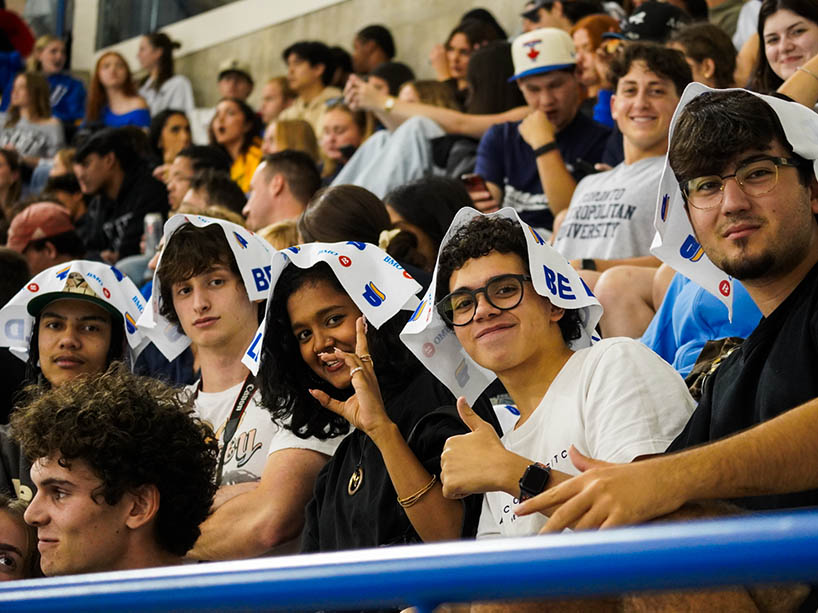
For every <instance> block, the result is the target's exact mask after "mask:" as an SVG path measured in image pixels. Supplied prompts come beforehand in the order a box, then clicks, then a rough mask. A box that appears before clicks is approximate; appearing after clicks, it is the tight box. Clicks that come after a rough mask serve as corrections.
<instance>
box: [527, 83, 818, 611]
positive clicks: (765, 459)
mask: <svg viewBox="0 0 818 613" xmlns="http://www.w3.org/2000/svg"><path fill="white" fill-rule="evenodd" d="M691 87H692V86H691ZM685 98H687V99H689V102H686V101H685ZM690 98H691V96H688V95H685V96H684V97H683V99H682V103H681V104H682V105H683V109H682V111H681V113H680V115H679V118H678V120H677V123H676V127H675V129H674V132H673V136H672V139H671V144H670V150H669V155H668V159H669V164H670V168H671V169H672V172H673V173H674V174H675V178H676V179H677V180H678V183H679V185H680V187H681V191H682V193H683V195H684V198H685V205H686V210H687V216H688V217H689V220H690V224H691V225H692V228H693V231H694V232H695V235H696V239H697V240H698V243H700V245H701V247H702V249H703V251H704V253H705V254H706V255H707V257H708V258H709V260H710V261H711V262H712V263H713V264H715V266H716V267H717V268H718V269H720V270H721V271H723V272H724V273H727V274H728V275H730V276H732V277H735V278H737V279H740V280H741V281H742V283H743V285H744V287H745V288H746V289H747V291H748V293H749V294H750V296H751V297H752V298H753V301H754V302H755V303H756V304H757V305H758V307H759V309H760V310H761V312H762V314H763V315H764V318H763V319H762V321H761V323H759V325H758V327H757V328H756V330H755V331H754V332H753V333H752V334H751V335H750V336H749V337H748V338H747V339H746V340H745V341H744V343H743V345H742V346H741V348H740V349H738V350H736V351H735V352H733V353H732V354H731V355H730V356H729V357H728V358H726V359H725V360H724V362H723V363H722V364H721V366H719V368H718V370H716V372H715V373H714V374H713V376H712V378H711V380H710V381H709V382H708V384H707V385H706V386H705V388H704V394H703V396H702V399H701V401H700V403H699V406H698V408H697V409H696V411H695V412H694V414H693V416H692V417H691V419H690V421H689V422H688V424H687V426H686V427H685V429H684V431H683V432H682V434H681V435H680V436H679V437H678V438H677V439H676V440H675V441H674V443H673V444H672V445H671V446H670V448H669V449H668V451H678V450H682V449H686V448H688V447H694V446H697V447H696V448H695V449H690V450H688V451H683V452H681V453H677V454H671V455H667V456H663V457H660V458H654V459H651V460H648V461H646V462H645V463H639V464H638V465H630V466H607V465H605V463H604V462H595V461H593V460H590V459H588V458H584V457H581V456H579V455H574V456H573V457H572V461H573V462H574V463H575V465H576V466H577V467H578V468H580V469H581V470H586V471H587V472H586V473H585V474H584V475H582V476H581V477H577V478H576V479H572V480H571V481H569V482H567V483H565V484H564V485H561V486H559V487H557V488H555V489H554V490H552V491H551V492H546V493H545V494H543V496H542V497H540V498H539V499H537V500H532V501H531V503H530V504H526V505H524V508H523V511H524V512H534V511H538V510H544V509H551V508H553V506H554V505H558V504H561V505H562V506H561V507H560V509H559V510H558V511H557V512H556V513H554V514H553V515H552V518H551V520H550V521H549V525H548V528H549V529H552V530H561V529H563V528H564V527H566V526H581V527H586V528H591V527H597V526H600V525H605V526H611V525H617V524H626V523H637V522H640V521H645V520H648V519H651V518H653V517H659V516H662V515H665V514H667V513H670V512H672V511H674V510H676V509H678V508H679V507H681V506H682V505H684V504H685V503H686V502H688V501H691V500H703V499H713V498H724V499H732V501H733V502H735V503H737V504H739V505H741V506H743V507H747V508H752V509H776V508H779V509H780V508H789V507H800V506H816V505H818V489H815V488H816V487H818V473H816V471H815V466H816V464H818V457H817V456H818V452H816V450H817V449H818V447H816V445H815V439H816V436H818V418H816V416H818V412H817V411H818V402H816V398H818V379H816V377H815V364H816V362H818V340H816V339H818V315H816V313H818V309H816V303H817V302H818V266H816V263H818V221H816V214H818V182H816V177H815V173H814V170H813V168H814V161H813V160H814V159H816V158H818V148H816V146H815V144H814V142H815V141H814V137H813V136H812V134H814V133H815V130H818V118H815V117H814V115H813V114H812V113H811V112H809V111H805V110H804V109H803V108H802V107H800V106H799V105H797V104H794V103H788V102H783V101H781V100H778V99H774V98H768V97H764V98H762V97H759V96H756V95H753V94H750V93H747V92H739V91H734V90H726V91H714V92H705V93H701V94H699V95H698V96H696V97H693V98H692V99H690ZM685 102H686V105H685ZM673 202H676V200H672V201H671V206H672V205H673ZM719 287H721V288H725V287H726V288H729V285H727V286H725V285H720V286H719ZM791 409H792V410H791ZM753 426H755V427H753ZM745 430H746V431H745ZM742 431H743V432H742ZM739 432H740V434H736V433H739ZM731 435H735V436H731ZM719 439H724V440H719ZM715 441H717V442H715ZM708 442H712V444H709V445H702V443H708ZM810 488H813V489H810ZM794 492H799V493H794ZM813 608H815V607H814V606H813Z"/></svg>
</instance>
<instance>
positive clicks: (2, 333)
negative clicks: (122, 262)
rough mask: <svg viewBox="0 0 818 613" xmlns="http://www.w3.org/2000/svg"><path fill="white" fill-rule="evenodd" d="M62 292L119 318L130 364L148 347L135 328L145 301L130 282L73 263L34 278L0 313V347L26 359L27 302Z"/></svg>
mask: <svg viewBox="0 0 818 613" xmlns="http://www.w3.org/2000/svg"><path fill="white" fill-rule="evenodd" d="M62 293H64V295H65V297H66V298H71V296H72V295H76V296H87V297H91V298H93V299H94V300H95V301H100V302H101V303H104V304H106V305H108V307H107V308H109V309H111V308H112V309H114V310H116V311H117V312H118V313H119V314H120V315H121V316H122V324H123V326H124V328H125V338H126V339H128V347H129V350H130V353H131V363H133V361H134V360H135V359H136V357H137V356H138V355H139V353H140V352H141V351H142V349H144V348H145V346H146V345H147V344H148V339H147V338H145V337H144V335H143V334H142V331H141V330H139V329H138V328H137V326H136V320H137V319H138V318H139V315H140V313H142V312H143V311H144V310H145V301H144V299H143V298H142V294H140V293H139V289H138V288H137V287H136V285H134V284H133V281H131V280H130V279H129V278H128V277H126V276H125V275H123V274H122V273H121V272H119V270H118V269H116V268H115V267H113V266H109V265H108V264H103V263H101V262H91V261H88V260H74V261H71V262H65V263H63V264H57V265H56V266H52V267H51V268H48V269H46V270H44V271H42V272H41V273H39V274H38V275H36V276H35V277H34V278H33V279H31V280H30V281H29V282H28V283H27V284H26V286H25V287H24V288H23V289H21V290H20V291H19V292H17V294H15V296H14V297H13V298H12V299H11V300H9V301H8V303H6V305H5V306H4V307H3V308H2V310H0V347H9V349H10V350H11V352H12V353H13V354H14V355H16V356H17V357H18V358H20V359H21V360H23V361H25V360H28V347H29V340H30V339H31V333H32V331H33V327H34V317H33V316H32V315H30V314H29V312H28V305H29V303H30V302H31V301H32V300H37V299H38V298H42V297H43V296H46V295H48V294H53V295H54V296H53V297H54V299H55V300H56V299H58V298H59V297H60V294H62Z"/></svg>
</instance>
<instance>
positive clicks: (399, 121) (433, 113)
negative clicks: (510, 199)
mask: <svg viewBox="0 0 818 613" xmlns="http://www.w3.org/2000/svg"><path fill="white" fill-rule="evenodd" d="M513 72H514V69H513V66H512V62H511V53H510V49H509V45H508V44H507V43H492V44H489V45H486V46H485V47H482V48H480V49H478V50H477V51H475V52H474V53H473V54H472V57H471V59H470V60H469V68H468V71H467V73H466V74H467V79H468V82H469V87H470V91H471V97H470V100H469V113H475V114H474V115H472V114H464V113H460V112H457V111H452V110H450V109H449V108H438V107H434V106H430V105H429V104H416V103H412V102H405V101H406V100H407V99H409V100H411V95H412V94H413V93H414V91H415V90H414V87H415V86H414V85H413V86H412V89H409V88H408V87H406V88H404V89H403V90H402V92H401V94H402V95H401V97H399V98H394V97H392V96H387V95H386V94H384V93H381V92H378V91H377V90H375V89H374V88H373V87H372V86H371V85H370V84H369V83H363V82H362V81H360V80H359V79H357V78H355V77H351V78H350V82H349V83H348V85H347V90H346V99H347V101H348V103H349V104H350V105H351V107H352V108H363V109H367V110H372V111H373V112H374V114H375V116H376V117H377V119H378V120H379V121H381V122H382V123H383V124H384V125H385V126H386V127H387V128H388V129H389V130H392V132H387V131H384V130H380V131H378V132H376V133H375V134H374V135H373V136H372V137H370V138H369V139H368V140H367V142H366V143H365V144H364V145H363V146H362V147H361V149H360V151H359V152H358V153H357V155H355V156H353V158H352V159H351V160H350V162H349V164H348V165H347V166H346V167H345V168H344V169H343V170H342V171H341V172H340V173H339V175H338V176H337V177H336V178H335V179H334V181H333V183H334V184H335V185H341V184H344V183H351V184H354V185H359V186H361V187H365V188H367V189H369V190H370V191H372V192H373V193H375V194H377V195H378V196H381V195H385V194H386V192H388V191H390V190H391V189H394V188H395V187H398V186H400V185H402V184H404V183H407V182H409V181H412V180H414V179H418V178H420V177H422V176H425V175H428V174H430V173H433V172H434V173H436V174H446V175H448V176H453V177H460V176H461V175H462V174H465V173H471V172H472V171H473V170H474V164H475V159H476V151H477V141H476V140H474V138H471V137H472V136H475V135H476V136H477V137H479V136H480V134H482V133H483V132H485V130H486V129H487V128H488V127H489V126H491V125H493V124H494V123H495V122H499V121H505V120H508V119H514V118H518V117H522V116H523V115H524V114H525V113H526V112H527V109H526V108H525V107H520V104H522V103H523V102H524V100H523V98H522V95H521V94H520V90H519V88H518V87H517V86H516V85H515V84H513V83H509V82H508V79H509V77H510V76H512V75H513ZM423 85H424V89H426V90H430V89H431V90H432V92H430V94H431V95H434V96H435V98H436V99H437V100H439V103H440V104H445V105H447V106H450V100H451V95H450V94H447V95H445V96H444V95H439V92H440V88H439V86H438V88H434V89H433V88H431V87H430V86H428V85H426V84H423ZM417 87H418V88H420V87H421V84H418V85H417ZM430 102H431V101H430ZM514 107H519V108H517V109H514ZM509 109H514V110H509Z"/></svg>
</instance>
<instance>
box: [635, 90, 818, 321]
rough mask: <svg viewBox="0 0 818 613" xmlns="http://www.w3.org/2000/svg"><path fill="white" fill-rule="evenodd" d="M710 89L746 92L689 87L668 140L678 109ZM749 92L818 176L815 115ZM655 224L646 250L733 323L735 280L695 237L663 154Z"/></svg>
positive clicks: (673, 177)
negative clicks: (710, 298) (720, 306)
mask: <svg viewBox="0 0 818 613" xmlns="http://www.w3.org/2000/svg"><path fill="white" fill-rule="evenodd" d="M713 91H736V92H746V91H747V90H744V89H731V90H716V89H711V88H709V87H707V86H706V85H702V84H701V83H691V84H690V85H688V86H687V87H686V88H685V90H684V93H683V94H682V97H681V99H680V100H679V105H678V106H677V107H676V112H675V113H673V119H672V120H671V122H670V134H669V136H668V142H670V140H672V138H673V130H674V128H675V127H676V122H677V121H678V119H679V115H680V113H681V112H682V109H684V107H685V106H687V104H688V103H689V102H690V101H691V100H693V98H695V97H696V96H699V95H701V94H703V93H705V92H713ZM749 93H751V94H753V95H754V96H758V97H759V98H761V99H762V100H763V101H764V102H766V103H767V104H768V105H769V106H770V108H772V110H773V111H774V112H775V114H776V115H777V116H778V119H779V121H780V122H781V126H782V127H783V128H784V135H785V136H786V137H787V140H788V141H789V143H790V145H791V146H792V149H793V151H794V152H795V153H797V154H798V155H800V156H801V157H803V158H805V159H807V160H815V161H814V162H813V169H814V171H815V173H816V175H818V114H816V113H815V112H814V111H813V110H812V109H809V108H807V107H805V106H803V105H802V104H798V103H796V102H788V101H786V100H782V99H781V98H775V97H773V96H765V95H762V94H756V93H755V92H749ZM703 154H704V152H703ZM654 225H655V227H656V236H655V237H654V239H653V244H652V245H651V248H650V251H651V253H652V254H653V255H655V256H656V257H657V258H659V259H660V260H662V261H663V262H665V263H666V264H668V265H669V266H671V267H672V268H673V269H675V270H677V271H679V272H680V273H682V274H683V275H684V276H686V277H687V278H688V279H690V280H691V281H693V282H694V283H698V284H699V285H701V286H702V287H703V288H704V289H706V290H707V291H708V292H710V293H711V294H713V295H714V296H715V297H716V298H718V299H719V300H721V301H722V302H723V303H724V305H725V306H726V307H727V311H728V313H729V317H730V319H731V320H732V317H733V279H732V277H730V275H728V274H727V273H725V272H724V271H722V270H720V269H719V268H717V267H716V265H715V264H713V263H712V262H711V261H710V259H709V258H708V257H707V255H705V253H704V250H703V249H702V247H701V245H700V244H699V242H698V240H697V239H696V235H695V233H694V232H693V226H692V225H691V223H690V219H689V218H688V216H687V211H686V210H685V202H684V197H683V196H682V191H681V189H680V188H679V183H678V182H677V181H676V175H674V173H673V169H671V168H670V164H669V162H668V158H667V155H666V156H665V167H664V170H663V171H662V180H661V182H660V183H659V194H658V203H657V208H656V216H655V219H654Z"/></svg>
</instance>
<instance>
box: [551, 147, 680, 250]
mask: <svg viewBox="0 0 818 613" xmlns="http://www.w3.org/2000/svg"><path fill="white" fill-rule="evenodd" d="M664 163H665V157H664V156H657V157H651V158H646V159H644V160H640V161H638V162H636V163H635V164H630V165H626V164H625V163H624V162H623V163H622V164H619V166H616V167H615V168H613V169H611V170H608V171H606V172H600V173H598V174H594V175H589V176H587V177H585V178H584V179H583V180H582V181H580V182H579V184H578V185H577V188H576V189H575V190H574V195H573V196H572V198H571V204H570V205H569V206H568V212H567V214H566V215H565V219H564V220H563V222H562V225H561V226H560V227H559V231H558V233H557V238H556V240H555V241H554V248H555V249H556V250H557V251H559V252H560V253H561V254H562V255H563V256H565V257H566V258H567V259H569V260H576V259H580V258H598V259H601V260H612V259H619V258H633V257H639V256H645V255H650V244H651V242H652V241H653V235H654V234H655V232H656V230H655V229H654V227H653V218H654V212H655V211H656V198H657V193H658V190H659V179H660V178H661V176H662V168H663V167H664Z"/></svg>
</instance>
